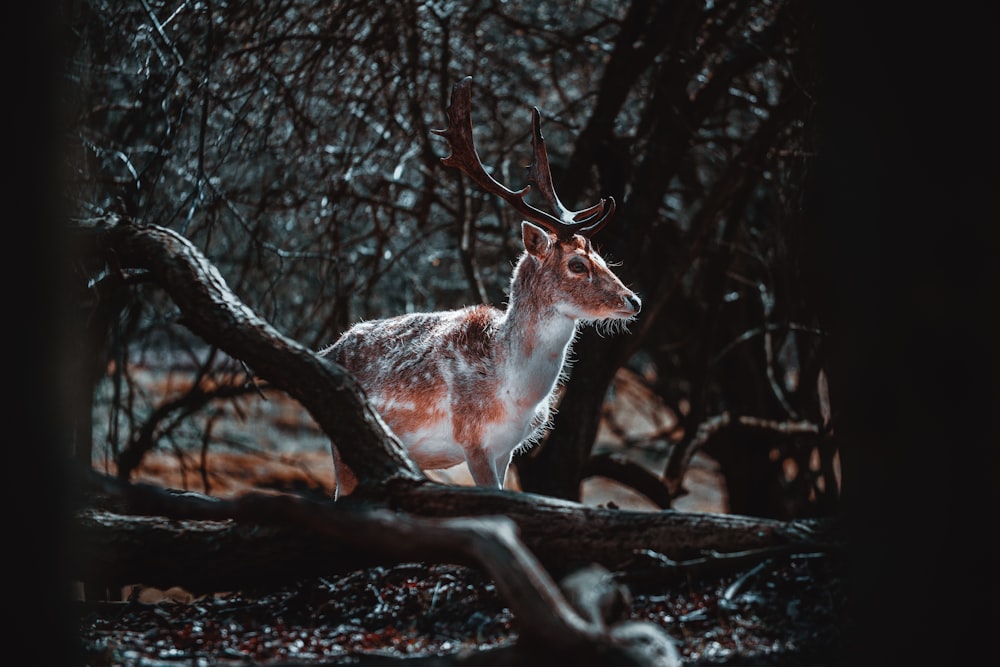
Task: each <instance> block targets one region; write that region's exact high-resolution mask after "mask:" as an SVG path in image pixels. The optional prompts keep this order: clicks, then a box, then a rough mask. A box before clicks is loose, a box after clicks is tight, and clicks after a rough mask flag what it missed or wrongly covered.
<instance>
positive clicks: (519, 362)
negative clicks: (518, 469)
mask: <svg viewBox="0 0 1000 667" xmlns="http://www.w3.org/2000/svg"><path fill="white" fill-rule="evenodd" d="M543 280H544V275H543V274H542V273H541V272H539V271H538V270H537V267H536V266H535V265H534V263H533V262H532V261H531V260H526V259H524V258H522V260H521V262H519V264H518V266H517V268H516V269H515V271H514V277H513V280H512V281H511V288H510V300H509V302H508V305H507V311H506V313H505V314H504V318H503V323H502V325H501V332H502V336H503V338H504V339H505V341H506V347H507V350H508V358H507V367H508V373H507V378H508V381H507V385H508V387H509V388H510V389H511V390H512V391H515V392H517V393H518V394H519V395H520V396H521V397H522V398H523V399H524V400H526V401H528V402H531V403H540V402H541V401H543V400H545V399H546V398H547V397H548V396H549V394H551V393H552V390H553V389H555V387H556V385H557V384H558V382H559V378H560V375H561V374H562V370H563V366H564V364H565V361H566V355H567V354H568V353H569V349H570V346H571V345H572V343H573V339H574V338H575V336H576V331H577V320H576V319H575V318H573V317H569V316H567V315H566V314H565V313H563V312H561V310H560V309H559V308H558V303H557V302H556V300H555V299H554V292H553V290H552V289H546V285H544V284H543V283H542V281H543Z"/></svg>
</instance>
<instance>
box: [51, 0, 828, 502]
mask: <svg viewBox="0 0 1000 667" xmlns="http://www.w3.org/2000/svg"><path fill="white" fill-rule="evenodd" d="M69 19H70V21H69V25H70V27H71V34H70V37H71V39H72V42H71V49H70V53H71V59H70V60H69V63H68V65H69V67H68V72H67V78H66V85H65V86H64V87H63V88H62V92H63V94H64V96H65V98H66V101H67V102H68V104H67V107H66V108H67V109H70V110H71V117H70V118H68V121H69V125H70V128H71V131H72V133H73V139H72V143H71V148H72V151H71V152H70V155H69V156H68V157H69V159H68V160H67V161H66V165H65V167H66V173H65V176H66V180H67V183H68V185H69V188H68V192H69V193H70V195H71V201H70V202H69V203H68V210H69V211H71V213H72V217H73V219H74V220H77V221H78V222H82V223H85V222H86V221H87V220H89V219H98V218H103V217H105V216H107V215H109V214H114V215H118V216H121V217H122V218H124V219H127V220H130V221H133V222H134V223H135V224H139V225H159V226H162V227H165V228H168V229H172V230H175V231H177V232H178V233H180V234H182V235H183V236H184V237H186V238H188V239H190V240H191V241H192V242H193V243H194V244H195V245H196V246H197V247H198V248H199V249H200V250H201V251H202V252H203V253H204V254H205V255H206V256H207V257H208V258H209V259H210V260H211V261H212V262H213V263H214V264H215V265H216V266H217V268H218V270H219V272H220V273H221V275H222V276H223V277H224V278H225V280H226V281H227V282H228V283H229V284H230V285H231V286H232V288H233V290H234V292H235V293H236V294H237V295H238V296H239V297H240V298H241V299H243V300H244V301H245V302H246V303H247V304H248V305H249V306H250V307H251V308H253V309H254V311H255V312H257V313H259V314H260V315H262V316H263V317H264V318H265V319H266V320H267V321H269V322H271V323H272V324H273V325H274V326H275V327H276V328H277V329H278V330H279V331H281V332H282V333H283V334H285V335H287V336H289V337H291V338H293V339H295V340H297V341H300V342H301V343H303V344H304V345H306V346H308V347H310V348H313V349H316V348H318V347H321V346H323V345H325V344H327V343H329V342H331V341H333V340H334V339H335V338H336V337H337V335H339V333H340V332H341V331H342V330H343V329H344V328H346V326H348V325H349V324H350V323H351V322H353V321H355V320H357V319H359V318H371V317H376V316H381V315H389V314H395V313H400V312H404V311H410V310H424V309H438V308H448V307H455V306H459V305H464V304H469V303H473V302H477V301H482V302H488V303H493V304H496V305H502V303H503V301H504V288H505V287H506V284H507V281H508V280H509V270H510V266H511V263H512V261H513V259H514V258H515V257H516V255H517V254H518V252H519V251H520V247H519V239H518V236H517V229H518V226H517V224H516V223H517V220H516V219H515V215H514V214H513V212H511V211H509V210H507V209H505V208H504V206H503V205H502V203H500V202H498V201H497V200H496V199H495V198H493V197H490V196H486V195H484V194H482V193H481V192H479V191H478V189H477V188H475V187H473V186H472V184H470V183H468V182H467V181H465V179H463V178H460V177H459V176H458V175H457V174H456V173H454V172H451V171H450V170H447V169H446V168H444V167H443V166H442V165H441V164H440V159H439V158H440V157H442V156H443V155H445V154H446V152H447V151H446V149H445V147H444V145H443V141H441V140H440V139H439V138H438V137H435V136H434V135H433V134H432V133H431V129H433V128H438V127H443V124H444V113H443V110H444V107H445V106H446V104H447V97H448V94H449V92H450V89H451V86H452V85H453V84H454V83H455V82H456V81H458V80H459V79H460V78H462V77H463V76H466V75H471V76H472V77H473V79H474V81H475V84H474V85H475V92H474V120H475V124H476V141H477V146H478V148H479V152H480V153H481V156H482V158H483V161H484V163H486V164H487V165H488V166H490V167H492V168H493V169H495V174H496V175H497V177H498V178H499V179H500V180H501V181H502V182H505V183H507V184H510V185H511V186H514V187H518V186H520V185H523V183H524V171H523V167H524V166H525V165H526V163H527V161H528V157H529V150H530V146H529V140H528V132H529V128H530V115H529V109H530V107H531V106H537V107H538V108H539V109H540V111H541V112H542V117H543V128H544V132H545V136H546V140H547V143H548V145H549V147H550V155H551V159H552V163H553V164H552V168H553V172H554V178H555V181H556V186H557V189H558V190H559V192H560V193H561V196H562V197H563V198H564V199H565V200H567V202H569V203H570V205H578V204H579V203H580V202H587V201H590V200H592V199H596V198H597V197H599V196H605V195H612V196H614V197H615V198H616V201H618V202H619V203H620V206H619V213H618V214H617V219H616V221H615V222H614V224H612V225H610V226H609V227H608V228H607V229H606V230H605V231H603V232H602V233H601V234H599V235H598V237H597V239H596V240H597V242H598V244H599V245H600V246H601V247H602V249H603V251H604V254H605V255H606V256H607V257H608V258H609V259H611V260H612V261H615V262H620V263H621V266H620V267H619V268H618V269H617V270H618V272H619V274H620V275H621V276H622V277H623V278H624V279H625V280H626V282H628V283H629V284H630V285H631V286H632V287H634V288H635V289H636V290H637V291H638V292H639V293H640V294H641V295H642V296H643V299H644V303H645V307H644V311H643V315H642V318H641V319H640V321H639V322H638V323H637V324H636V325H635V326H634V327H633V331H632V332H631V333H630V334H628V335H620V336H614V337H608V338H602V337H600V336H599V335H597V334H596V333H595V332H593V331H587V332H585V333H584V334H583V335H582V336H581V338H580V340H579V341H578V342H577V344H576V346H575V357H576V362H575V363H574V366H573V371H572V381H571V382H570V383H569V384H568V386H567V388H566V391H565V394H564V396H563V398H562V400H561V403H560V409H559V412H558V414H557V416H556V419H555V424H554V429H553V431H552V432H551V434H550V435H549V437H548V438H547V440H546V442H545V443H544V446H543V447H539V448H536V450H535V451H533V452H532V455H531V456H529V457H522V458H520V459H517V460H516V461H515V463H516V464H517V466H518V471H519V477H520V479H521V481H522V484H523V486H524V488H525V489H527V490H531V491H537V492H540V493H544V494H550V495H555V496H560V497H565V498H571V499H572V498H578V497H579V488H580V481H581V479H582V478H583V476H584V475H586V474H594V473H595V472H596V473H600V474H606V475H609V476H614V475H615V474H616V473H615V472H614V471H613V469H612V468H610V467H605V468H603V469H602V468H601V466H600V463H601V462H600V461H596V462H595V461H590V460H589V459H590V454H591V452H592V447H593V443H594V439H595V436H596V433H597V428H598V423H599V419H600V414H601V409H600V408H601V404H602V402H603V401H604V399H605V396H606V392H607V390H608V386H609V384H610V381H611V378H612V377H613V375H614V373H615V372H616V371H617V370H618V369H619V368H621V367H623V366H630V367H632V368H634V369H635V370H638V371H640V372H641V373H642V374H643V375H644V376H645V377H647V378H650V382H651V383H652V385H653V387H654V389H655V390H656V391H657V393H659V394H660V395H661V396H662V397H663V399H664V400H665V402H666V403H667V405H669V406H671V407H674V408H675V409H677V412H678V414H681V415H682V416H683V424H682V426H681V428H682V432H683V433H684V434H685V435H684V438H683V439H682V440H681V441H680V442H677V443H675V444H674V446H673V448H672V451H671V452H670V457H669V463H668V465H667V467H666V469H665V470H664V474H663V479H662V481H658V480H655V479H654V480H644V483H645V485H646V486H647V487H649V486H652V487H658V486H662V488H663V490H662V491H659V489H658V488H657V491H659V493H658V495H657V500H658V501H659V502H660V503H661V504H663V505H664V506H667V505H669V503H670V502H671V499H672V498H675V497H676V496H677V495H678V494H679V493H683V477H684V472H685V469H686V465H687V463H688V461H689V459H690V456H691V454H692V453H693V451H694V450H695V449H696V448H697V447H705V448H706V449H708V451H710V453H711V454H712V455H713V456H715V457H716V458H717V459H718V460H719V461H720V463H721V465H722V470H723V473H724V474H725V475H726V479H727V484H728V487H729V488H728V492H729V498H730V503H731V509H732V511H734V512H738V513H745V514H754V515H760V516H772V517H779V518H791V517H795V516H810V515H824V514H829V513H831V512H832V511H833V510H834V509H835V507H836V503H837V497H838V487H837V483H836V479H835V476H836V474H835V470H834V463H835V459H836V447H835V445H834V443H833V440H832V438H831V437H830V436H829V431H830V419H831V413H830V407H829V403H828V400H827V398H826V396H825V393H824V387H825V375H824V373H823V372H822V371H824V370H825V371H826V372H827V373H828V372H831V369H829V368H824V345H825V342H826V339H827V337H828V334H829V333H830V331H829V329H828V323H827V322H825V321H824V320H823V317H824V313H823V312H821V305H822V304H820V303H819V301H818V300H817V299H816V298H815V293H814V289H813V288H814V284H815V279H816V276H815V275H813V274H812V271H813V270H814V268H813V265H812V264H811V263H810V259H809V258H810V252H811V247H810V242H811V241H810V238H811V237H810V234H811V228H812V225H813V221H812V219H811V217H810V215H811V214H810V211H809V209H808V207H807V206H805V205H804V201H803V197H804V194H803V193H804V191H805V187H806V185H807V182H808V178H809V175H810V168H809V167H810V163H811V160H812V159H813V156H814V154H815V151H816V146H815V127H814V123H813V115H814V109H815V105H816V97H815V91H814V90H813V88H814V86H815V76H814V72H813V71H811V67H812V60H811V58H812V54H811V52H810V49H811V44H812V40H811V37H810V36H811V34H812V31H813V26H812V24H811V17H810V16H809V15H808V12H807V11H806V8H805V7H804V6H802V5H799V4H798V3H786V2H777V3H772V2H761V3H749V4H747V3H733V4H730V3H719V4H713V5H709V6H705V5H703V4H702V3H698V2H680V3H672V2H653V3H646V2H635V3H627V4H622V3H616V2H607V3H581V4H580V6H579V7H578V8H576V10H574V11H565V9H564V8H562V6H561V5H558V4H556V3H544V2H543V3H536V2H523V3H522V2H509V3H503V4H497V3H492V2H481V3H438V2H415V1H414V2H402V3H389V4H386V5H381V6H372V5H370V4H369V3H361V2H344V3H337V4H335V5H332V6H325V5H313V4H312V3H299V2H292V1H281V2H254V3H226V2H222V3H213V4H180V5H177V6H174V5H171V4H164V5H159V4H153V3H139V4H134V5H133V4H128V3H101V2H92V3H81V4H78V5H75V6H73V14H72V15H71V16H70V17H69ZM84 226H85V224H84ZM74 266H75V268H76V273H75V276H74V278H75V280H74V282H75V286H74V287H75V290H76V293H77V298H78V303H79V312H78V315H79V320H78V323H77V325H78V327H79V328H80V330H81V331H82V332H84V334H83V335H80V336H78V337H75V338H74V340H75V341H76V342H77V344H78V345H79V348H78V349H77V350H76V351H74V353H73V355H72V356H73V359H74V360H75V361H76V363H75V365H74V368H73V370H74V378H73V383H72V386H73V387H75V389H76V392H77V393H76V397H75V401H74V405H75V408H76V418H75V439H76V444H75V447H76V452H75V453H76V456H77V457H78V458H79V459H80V460H81V461H83V462H89V461H90V460H91V457H92V455H93V450H94V443H93V442H92V438H93V434H94V432H95V429H94V423H93V419H94V418H95V415H96V417H97V418H98V419H99V420H101V423H102V424H105V423H106V424H110V425H111V427H110V428H109V429H107V432H108V434H109V435H108V436H106V440H107V442H104V441H102V442H99V443H97V444H98V445H99V446H100V447H101V448H107V449H108V450H109V451H110V452H111V455H112V456H113V457H114V458H115V460H116V463H117V464H118V466H119V470H120V472H121V474H122V476H123V477H125V478H127V477H128V475H129V474H130V473H131V470H132V469H134V467H135V466H137V465H139V463H140V462H141V460H142V457H143V455H144V454H145V452H147V451H149V450H150V449H151V448H153V447H156V446H163V445H164V443H167V442H170V441H171V439H172V438H180V436H179V435H177V432H176V428H177V427H176V425H177V423H178V422H181V421H183V420H184V419H185V418H186V417H187V416H188V415H190V414H192V413H195V412H198V411H201V410H206V409H208V407H209V406H211V405H212V404H213V402H217V401H225V400H231V399H232V398H233V397H234V396H238V395H241V394H245V393H247V392H249V391H255V389H253V388H252V386H250V385H251V383H248V382H247V378H248V376H247V373H248V371H250V372H252V370H253V369H248V368H246V367H245V366H244V365H242V364H241V363H240V360H238V359H233V358H232V357H230V356H229V355H226V354H223V353H220V351H219V350H218V349H217V348H215V347H213V346H210V345H206V344H205V342H204V341H203V340H201V339H200V338H198V337H197V336H193V335H192V334H191V332H190V331H189V330H188V329H187V328H186V327H185V326H184V323H183V321H182V320H181V318H179V316H178V312H177V310H176V308H175V307H174V305H173V304H172V303H171V302H170V301H169V300H168V299H165V298H164V294H163V292H162V291H161V290H160V289H158V288H157V287H155V286H150V285H148V284H146V282H145V280H144V275H143V273H142V272H141V271H122V270H119V269H118V267H116V266H115V261H114V257H113V256H111V257H109V256H102V255H101V254H100V253H91V254H87V253H86V252H83V253H81V257H80V261H79V262H77V263H76V264H74ZM137 364H169V365H175V366H176V365H183V366H186V367H187V368H189V369H193V370H194V371H195V374H196V378H197V381H196V382H195V383H194V384H193V386H192V388H191V389H190V391H189V392H188V393H186V394H184V395H179V396H162V397H152V398H151V399H146V398H145V397H143V396H142V395H141V392H140V391H139V390H138V389H137V388H136V387H135V386H134V383H133V382H132V381H131V380H132V378H131V376H130V370H131V369H132V368H134V367H135V365H137ZM98 387H103V392H102V395H103V396H110V400H108V401H105V402H101V403H100V404H99V405H98V406H97V408H96V409H95V398H94V397H95V390H96V389H97V388H98ZM747 423H753V424H756V425H758V427H751V428H747V427H746V424H747ZM741 424H742V426H741ZM102 432H103V431H102ZM709 436H710V437H709ZM102 438H104V436H102ZM204 438H205V440H206V442H207V443H208V445H209V446H211V439H212V436H211V434H206V435H205V436H204ZM623 474H624V473H623Z"/></svg>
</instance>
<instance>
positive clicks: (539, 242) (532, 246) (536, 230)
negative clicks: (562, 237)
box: [521, 220, 552, 259]
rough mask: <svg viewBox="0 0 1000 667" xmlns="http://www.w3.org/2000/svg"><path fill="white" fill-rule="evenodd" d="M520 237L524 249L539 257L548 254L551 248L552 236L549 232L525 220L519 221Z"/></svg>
mask: <svg viewBox="0 0 1000 667" xmlns="http://www.w3.org/2000/svg"><path fill="white" fill-rule="evenodd" d="M521 238H522V239H523V240H524V249H525V250H527V251H528V253H529V254H531V255H534V256H535V257H537V258H539V259H542V258H543V257H545V256H546V255H548V254H549V250H551V249H552V237H551V236H550V235H549V233H548V232H547V231H545V230H544V229H542V228H541V227H539V226H537V225H533V224H532V223H530V222H528V221H527V220H523V221H521Z"/></svg>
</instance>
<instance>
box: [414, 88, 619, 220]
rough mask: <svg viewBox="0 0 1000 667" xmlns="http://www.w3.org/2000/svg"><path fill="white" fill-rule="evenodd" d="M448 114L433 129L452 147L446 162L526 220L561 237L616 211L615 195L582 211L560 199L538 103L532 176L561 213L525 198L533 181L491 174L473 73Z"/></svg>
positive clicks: (534, 113)
mask: <svg viewBox="0 0 1000 667" xmlns="http://www.w3.org/2000/svg"><path fill="white" fill-rule="evenodd" d="M447 115H448V127H447V128H445V129H443V130H431V131H432V132H434V134H437V135H440V136H442V137H444V138H445V139H446V140H447V141H448V146H449V147H450V148H451V154H450V155H449V156H447V157H444V158H441V162H442V164H444V165H446V166H448V167H455V168H457V169H459V170H461V171H462V172H463V173H465V174H466V175H467V176H468V177H469V178H471V179H472V180H473V181H474V182H475V183H476V184H477V185H479V186H480V187H481V188H483V189H484V190H486V191H487V192H490V193H492V194H495V195H498V196H499V197H501V198H502V199H503V200H505V201H506V202H508V203H509V204H510V205H511V206H513V207H514V209H515V210H516V211H517V212H518V213H520V214H521V215H523V216H524V218H525V219H526V220H530V221H531V222H535V223H537V224H539V225H541V226H543V227H545V228H546V229H548V230H549V231H551V232H553V233H555V234H557V235H559V236H561V237H567V236H572V235H573V234H581V235H583V236H586V237H590V236H593V235H594V234H596V233H597V231H598V230H599V229H601V227H603V226H604V225H605V224H606V223H607V222H608V220H610V219H611V215H612V214H613V213H614V211H615V200H614V199H613V198H612V197H607V198H606V199H605V198H602V199H601V201H600V202H599V203H597V204H595V205H593V206H591V207H589V208H585V209H582V210H580V211H572V210H570V209H568V208H566V207H565V206H563V204H562V202H561V201H559V197H558V196H557V195H556V192H555V189H554V188H553V186H552V172H551V171H550V169H549V157H548V153H547V151H546V149H545V139H543V138H542V131H541V121H540V117H539V113H538V108H537V107H534V108H532V111H531V121H532V122H531V125H532V137H531V146H532V148H533V150H534V158H533V160H532V162H531V164H530V165H529V166H528V180H529V181H531V182H532V183H534V184H535V185H536V186H538V191H539V193H541V195H542V197H544V198H545V201H546V202H548V204H549V206H551V207H552V209H553V210H554V211H556V212H557V213H558V217H557V216H554V215H551V214H549V213H546V212H545V211H542V210H540V209H537V208H535V207H534V206H532V205H531V204H529V203H528V202H526V201H524V196H525V195H526V194H528V191H529V190H530V189H531V186H530V185H527V186H525V187H524V188H522V189H520V190H517V191H515V190H511V189H509V188H507V187H506V186H505V185H503V184H502V183H500V182H499V181H497V180H496V179H494V178H493V177H492V176H490V175H489V173H487V171H486V169H485V167H483V163H482V161H481V160H480V159H479V154H478V153H477V152H476V146H475V142H474V141H473V138H472V77H471V76H467V77H465V78H464V79H462V80H461V81H459V82H458V83H456V84H455V86H454V87H453V88H452V91H451V104H450V105H449V106H448V110H447Z"/></svg>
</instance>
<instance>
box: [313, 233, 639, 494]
mask: <svg viewBox="0 0 1000 667" xmlns="http://www.w3.org/2000/svg"><path fill="white" fill-rule="evenodd" d="M522 239H523V241H524V246H525V252H524V253H522V255H521V257H520V258H519V259H518V261H517V264H516V265H515V267H514V273H513V276H512V278H511V283H510V292H509V300H508V304H507V308H506V310H500V309H498V308H494V307H492V306H485V305H479V306H469V307H466V308H462V309H459V310H450V311H441V312H435V313H413V314H408V315H400V316H397V317H391V318H386V319H382V320H373V321H368V322H361V323H359V324H356V325H355V326H353V327H352V328H351V329H349V330H348V331H346V332H345V333H344V334H343V335H342V336H341V337H340V338H339V339H338V340H337V342H336V343H334V344H333V345H331V346H330V347H328V348H326V349H324V350H322V351H321V352H320V354H323V355H328V356H330V357H331V358H332V359H333V360H334V361H336V362H337V363H339V364H341V365H343V366H344V367H345V368H347V369H348V370H350V371H351V372H352V373H353V374H354V375H355V376H356V377H357V379H358V381H359V382H360V383H361V385H362V387H363V388H364V389H365V392H366V393H367V395H368V397H369V399H370V400H371V402H372V405H373V406H374V407H375V409H376V410H377V411H378V412H379V414H380V415H381V416H382V419H383V420H384V421H385V423H386V424H387V425H388V426H389V428H391V429H392V431H393V433H394V434H395V435H396V436H397V437H398V438H399V440H400V441H401V442H402V443H403V445H404V446H405V447H406V449H407V451H408V452H409V454H410V456H411V457H412V458H413V459H414V461H415V462H416V463H417V464H418V465H419V466H420V467H421V468H423V469H424V470H433V469H440V468H447V467H451V466H453V465H456V464H458V463H462V462H465V463H467V464H468V466H469V470H470V472H471V474H472V478H473V480H474V481H475V483H476V484H477V485H480V486H494V487H497V486H500V487H502V486H503V482H504V478H505V476H506V473H507V468H508V466H509V465H510V460H511V456H512V455H513V453H514V452H516V451H520V450H522V449H526V448H528V447H530V446H532V445H533V444H535V443H536V442H538V440H539V439H540V438H541V437H542V435H543V434H544V432H545V430H546V429H547V428H548V427H549V425H550V419H551V415H552V407H553V405H552V404H553V401H554V396H555V393H556V389H557V388H558V386H559V383H560V382H563V381H565V379H566V372H567V369H568V364H567V358H568V356H569V353H570V350H571V347H572V343H573V340H574V339H575V337H576V335H577V332H578V330H579V325H580V324H594V325H595V326H596V327H597V328H598V331H600V332H601V333H602V334H613V333H616V332H617V331H620V330H622V329H623V328H624V326H625V323H626V322H628V321H629V320H631V319H634V318H635V316H636V315H637V314H638V312H639V308H640V301H639V298H638V297H637V296H636V295H635V294H634V293H633V292H632V291H631V290H629V289H628V288H626V287H625V286H624V285H623V284H622V283H621V281H620V280H619V279H618V277H617V276H616V275H615V274H614V273H612V271H611V270H610V269H609V268H608V266H607V264H606V263H605V262H604V260H603V259H602V258H601V257H600V255H598V254H597V253H596V252H595V251H594V249H593V247H592V246H591V243H590V241H589V240H588V239H586V238H584V237H582V236H579V235H576V236H572V237H570V238H568V239H564V240H560V239H559V238H558V237H557V236H556V235H555V234H552V233H549V232H547V231H545V230H543V229H542V228H540V227H537V226H535V225H533V224H531V223H529V222H524V223H522ZM573 268H575V269H576V270H575V271H574V270H573Z"/></svg>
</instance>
